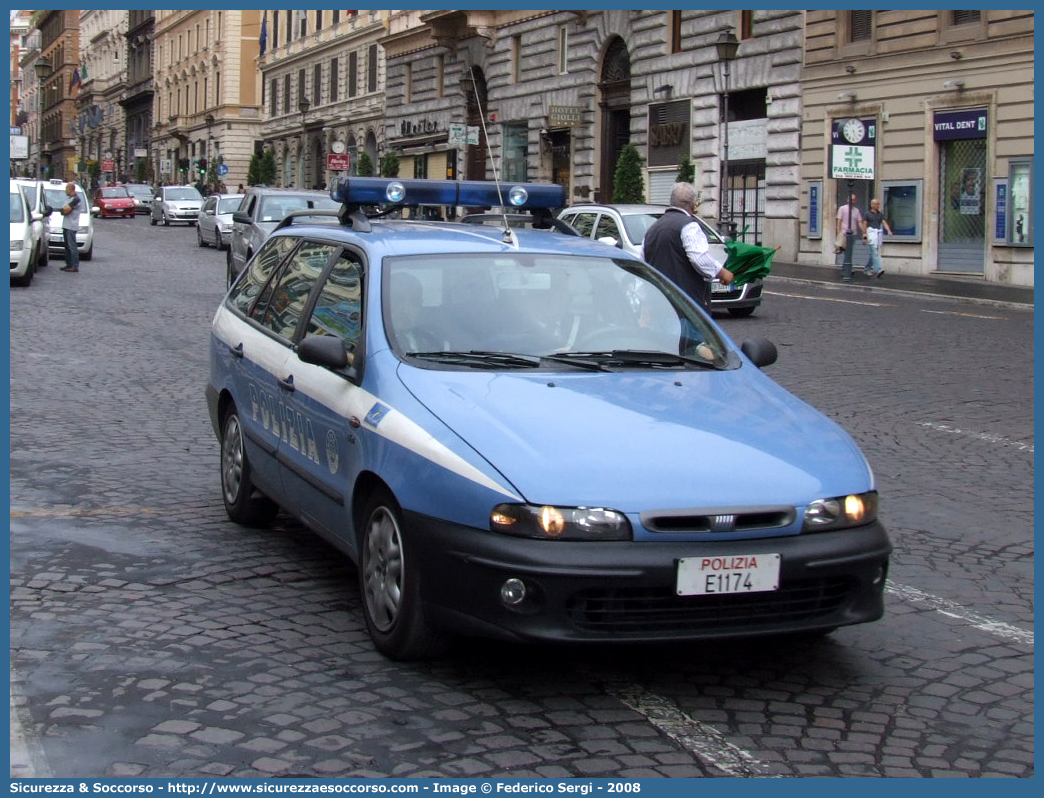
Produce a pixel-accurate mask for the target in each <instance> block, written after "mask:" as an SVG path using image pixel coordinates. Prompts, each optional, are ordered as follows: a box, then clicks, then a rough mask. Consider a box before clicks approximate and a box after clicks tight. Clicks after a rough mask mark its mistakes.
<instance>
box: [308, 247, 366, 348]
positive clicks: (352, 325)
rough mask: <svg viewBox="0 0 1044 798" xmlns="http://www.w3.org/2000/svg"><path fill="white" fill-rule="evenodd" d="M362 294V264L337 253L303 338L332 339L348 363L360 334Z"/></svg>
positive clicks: (350, 257) (356, 259)
mask: <svg viewBox="0 0 1044 798" xmlns="http://www.w3.org/2000/svg"><path fill="white" fill-rule="evenodd" d="M362 290H363V277H362V264H361V263H360V262H359V259H358V258H357V257H356V256H355V255H354V254H352V253H351V252H343V253H341V257H340V258H338V260H337V263H335V264H334V267H333V269H331V270H330V275H329V276H328V277H327V278H326V282H325V283H324V284H323V288H322V290H321V291H320V292H319V297H318V298H317V299H316V302H315V309H314V310H313V311H312V317H311V319H309V320H308V326H307V327H306V328H305V334H306V335H334V336H337V337H338V338H340V339H341V340H342V341H344V345H345V346H344V348H345V351H346V352H347V353H348V360H349V362H351V360H352V359H353V357H354V354H355V350H356V349H357V348H358V345H359V338H360V336H361V334H362Z"/></svg>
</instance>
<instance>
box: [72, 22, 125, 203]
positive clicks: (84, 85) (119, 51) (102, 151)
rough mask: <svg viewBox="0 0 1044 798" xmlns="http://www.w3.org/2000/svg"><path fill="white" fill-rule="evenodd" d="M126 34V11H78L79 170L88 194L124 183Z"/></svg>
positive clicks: (77, 129) (77, 128)
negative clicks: (89, 188)
mask: <svg viewBox="0 0 1044 798" xmlns="http://www.w3.org/2000/svg"><path fill="white" fill-rule="evenodd" d="M126 33H127V12H126V11H112V10H97V9H95V10H88V11H81V12H80V44H81V47H80V60H79V64H78V66H77V68H76V70H75V72H74V80H76V81H77V86H78V90H79V91H78V96H77V98H76V121H75V124H76V133H77V138H78V141H79V144H78V148H77V152H78V156H79V157H78V163H77V169H78V172H79V175H80V179H81V180H84V181H89V182H88V183H87V184H88V185H90V187H91V188H92V189H93V188H97V183H102V184H104V183H106V182H115V181H117V180H123V179H124V178H125V167H126V166H127V163H128V161H127V158H126V154H125V141H126V138H125V130H126V125H125V124H124V114H123V107H122V106H121V104H120V103H121V101H122V99H123V95H124V91H125V90H126V83H127V71H126V62H125V60H124V54H125V52H126V39H125V37H126ZM92 176H93V177H92Z"/></svg>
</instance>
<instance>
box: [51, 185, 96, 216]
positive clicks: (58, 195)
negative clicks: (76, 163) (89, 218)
mask: <svg viewBox="0 0 1044 798" xmlns="http://www.w3.org/2000/svg"><path fill="white" fill-rule="evenodd" d="M76 196H77V197H79V198H80V213H83V212H84V211H85V210H86V209H87V208H86V206H87V197H86V196H84V193H83V189H82V188H80V187H79V186H77V187H76ZM44 199H45V200H46V202H47V204H48V205H50V206H51V207H52V208H54V210H55V211H57V210H58V209H59V208H61V207H63V206H64V205H65V204H66V203H67V202H68V201H69V198H68V197H67V196H66V195H65V187H64V186H62V187H61V188H45V189H44Z"/></svg>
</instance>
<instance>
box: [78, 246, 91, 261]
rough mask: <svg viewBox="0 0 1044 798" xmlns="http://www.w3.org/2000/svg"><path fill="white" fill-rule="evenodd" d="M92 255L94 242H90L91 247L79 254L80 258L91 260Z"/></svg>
mask: <svg viewBox="0 0 1044 798" xmlns="http://www.w3.org/2000/svg"><path fill="white" fill-rule="evenodd" d="M93 257H94V242H93V241H92V242H91V248H90V249H88V250H87V251H86V252H84V253H83V254H82V255H80V260H91V259H92V258H93Z"/></svg>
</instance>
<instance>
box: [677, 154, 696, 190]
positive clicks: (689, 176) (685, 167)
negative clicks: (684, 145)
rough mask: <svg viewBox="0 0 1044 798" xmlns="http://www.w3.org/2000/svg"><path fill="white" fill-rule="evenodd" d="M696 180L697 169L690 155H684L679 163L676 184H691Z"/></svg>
mask: <svg viewBox="0 0 1044 798" xmlns="http://www.w3.org/2000/svg"><path fill="white" fill-rule="evenodd" d="M695 179H696V167H695V166H693V163H692V159H690V158H689V156H688V153H686V154H685V155H683V156H682V157H681V159H680V160H679V161H678V177H677V178H676V179H675V182H676V183H691V182H693V181H694V180H695Z"/></svg>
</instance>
